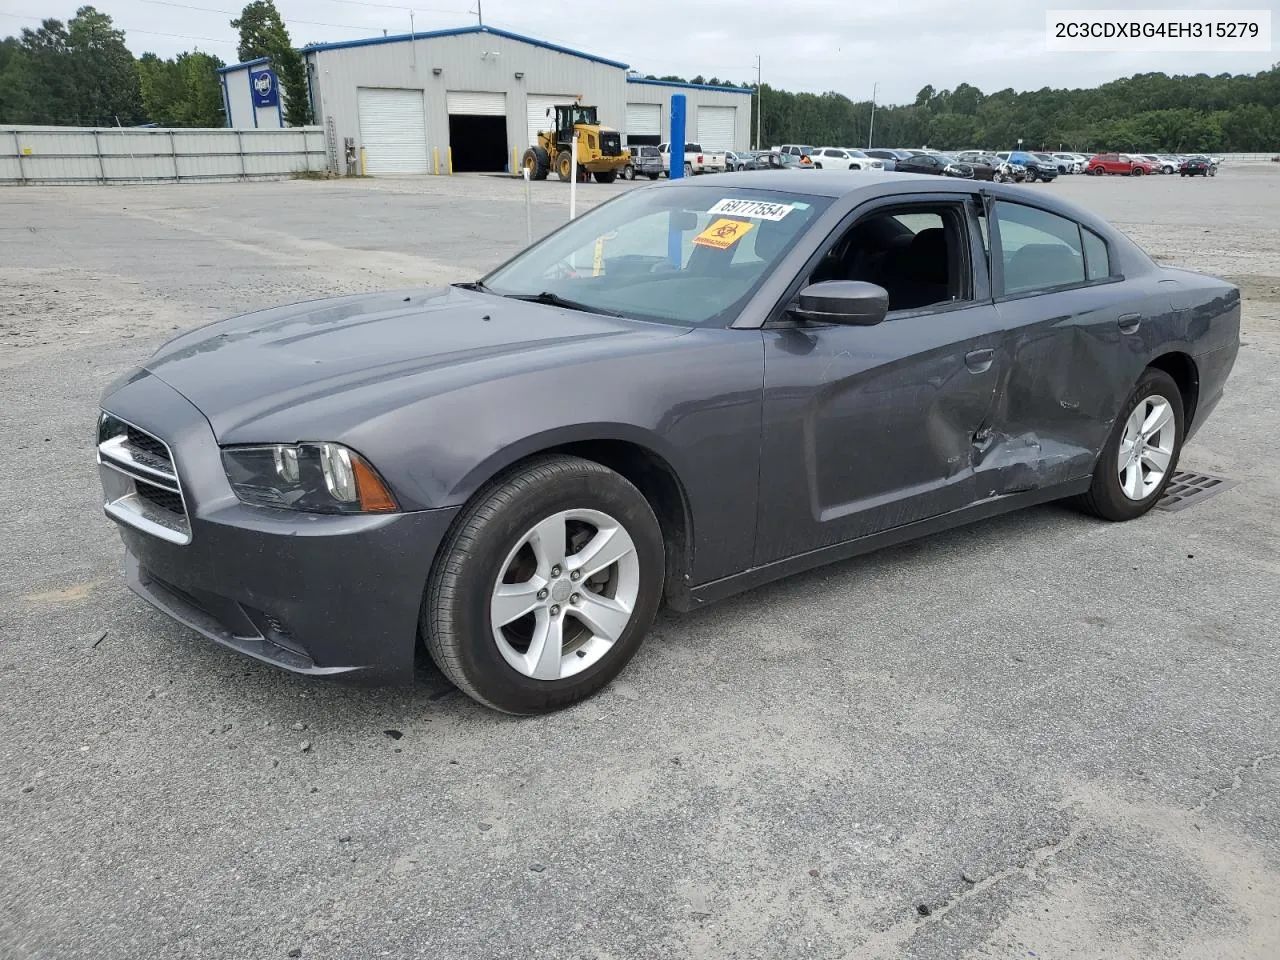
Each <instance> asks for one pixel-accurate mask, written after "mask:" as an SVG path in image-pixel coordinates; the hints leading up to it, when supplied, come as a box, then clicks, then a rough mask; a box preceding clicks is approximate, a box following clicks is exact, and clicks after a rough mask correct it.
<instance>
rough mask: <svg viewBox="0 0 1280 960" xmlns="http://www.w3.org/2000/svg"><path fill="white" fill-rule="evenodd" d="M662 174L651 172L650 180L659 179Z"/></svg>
mask: <svg viewBox="0 0 1280 960" xmlns="http://www.w3.org/2000/svg"><path fill="white" fill-rule="evenodd" d="M660 176H661V174H658V173H651V174H649V179H650V180H657V179H658V177H660Z"/></svg>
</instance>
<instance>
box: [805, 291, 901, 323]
mask: <svg viewBox="0 0 1280 960" xmlns="http://www.w3.org/2000/svg"><path fill="white" fill-rule="evenodd" d="M788 312H789V313H790V314H791V315H792V316H794V317H796V318H798V319H800V320H812V321H814V322H816V323H839V324H843V325H845V326H852V327H871V326H875V325H876V324H877V323H879V322H880V321H881V320H883V319H884V318H885V314H887V313H888V312H889V291H888V290H886V289H885V288H884V287H878V286H876V285H875V284H874V283H865V282H864V281H862V280H824V281H822V282H821V283H811V284H809V286H807V287H805V288H804V289H803V290H801V291H800V296H799V297H797V298H796V303H795V305H794V306H792V307H791V308H790V310H789V311H788Z"/></svg>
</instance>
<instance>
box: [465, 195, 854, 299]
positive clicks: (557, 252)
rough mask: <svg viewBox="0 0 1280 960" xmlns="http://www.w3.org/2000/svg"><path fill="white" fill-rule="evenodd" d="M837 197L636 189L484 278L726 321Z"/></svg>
mask: <svg viewBox="0 0 1280 960" xmlns="http://www.w3.org/2000/svg"><path fill="white" fill-rule="evenodd" d="M830 203H831V201H830V199H829V198H826V197H812V196H804V195H800V194H792V193H786V192H782V191H776V190H744V189H741V188H734V187H731V186H722V187H710V186H707V187H701V186H699V187H678V188H669V187H651V188H646V189H642V190H634V191H632V192H630V193H625V194H623V195H622V196H620V197H618V198H617V199H616V200H612V201H610V202H608V203H605V204H602V205H601V206H599V207H596V208H595V209H594V210H592V211H590V212H589V213H587V214H584V215H583V216H581V217H579V218H578V219H577V220H574V221H572V222H571V223H570V224H569V225H568V226H566V227H564V228H563V229H561V230H559V231H557V232H556V233H554V234H552V235H551V236H549V237H547V238H546V239H544V240H542V241H540V242H539V243H537V244H535V245H534V246H532V247H530V248H529V249H528V250H525V251H524V252H523V253H521V254H519V255H518V256H517V257H516V258H515V259H514V260H512V261H511V262H510V263H508V264H506V265H505V266H502V267H499V268H498V269H497V270H495V271H494V272H493V273H491V274H489V276H487V277H485V278H484V279H483V281H482V283H483V285H484V287H485V288H486V289H487V290H488V291H489V292H491V293H496V294H499V295H502V296H509V297H525V298H537V297H541V298H542V299H543V300H544V301H548V302H549V301H550V300H551V299H552V298H553V297H554V298H556V299H559V300H561V301H567V302H571V303H572V304H573V305H576V306H579V307H581V308H583V309H588V310H595V311H598V312H601V313H614V314H620V315H622V316H626V317H633V318H636V319H640V320H658V321H662V322H664V323H679V324H717V323H720V322H722V321H724V320H726V319H733V318H734V317H735V316H736V315H737V311H738V310H740V309H741V306H742V304H743V303H744V302H745V300H746V299H747V297H749V296H750V295H751V294H752V293H753V292H754V291H755V290H756V288H757V287H758V286H759V285H760V283H761V282H763V280H764V278H765V277H766V276H768V274H769V273H770V272H771V271H772V270H773V268H774V266H775V265H776V264H777V263H778V261H779V260H781V259H782V257H783V256H784V255H785V254H786V252H787V250H788V249H790V247H791V245H792V244H793V243H794V241H795V239H796V238H797V237H799V236H800V234H802V233H803V232H804V230H805V229H806V228H807V227H808V226H809V224H811V223H812V222H813V221H814V219H815V218H816V217H817V216H818V215H819V214H820V213H821V212H822V211H823V210H824V209H826V207H827V206H828V205H829V204H830ZM547 294H550V295H553V297H548V296H545V295H547ZM562 305H563V304H562Z"/></svg>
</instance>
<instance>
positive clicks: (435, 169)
mask: <svg viewBox="0 0 1280 960" xmlns="http://www.w3.org/2000/svg"><path fill="white" fill-rule="evenodd" d="M431 172H432V173H434V174H435V175H436V176H437V177H438V176H440V148H439V147H432V148H431Z"/></svg>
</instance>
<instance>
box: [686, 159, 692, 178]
mask: <svg viewBox="0 0 1280 960" xmlns="http://www.w3.org/2000/svg"><path fill="white" fill-rule="evenodd" d="M684 176H685V179H686V180H687V179H689V178H690V177H692V176H693V164H692V163H690V162H689V161H688V160H686V161H685V162H684Z"/></svg>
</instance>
